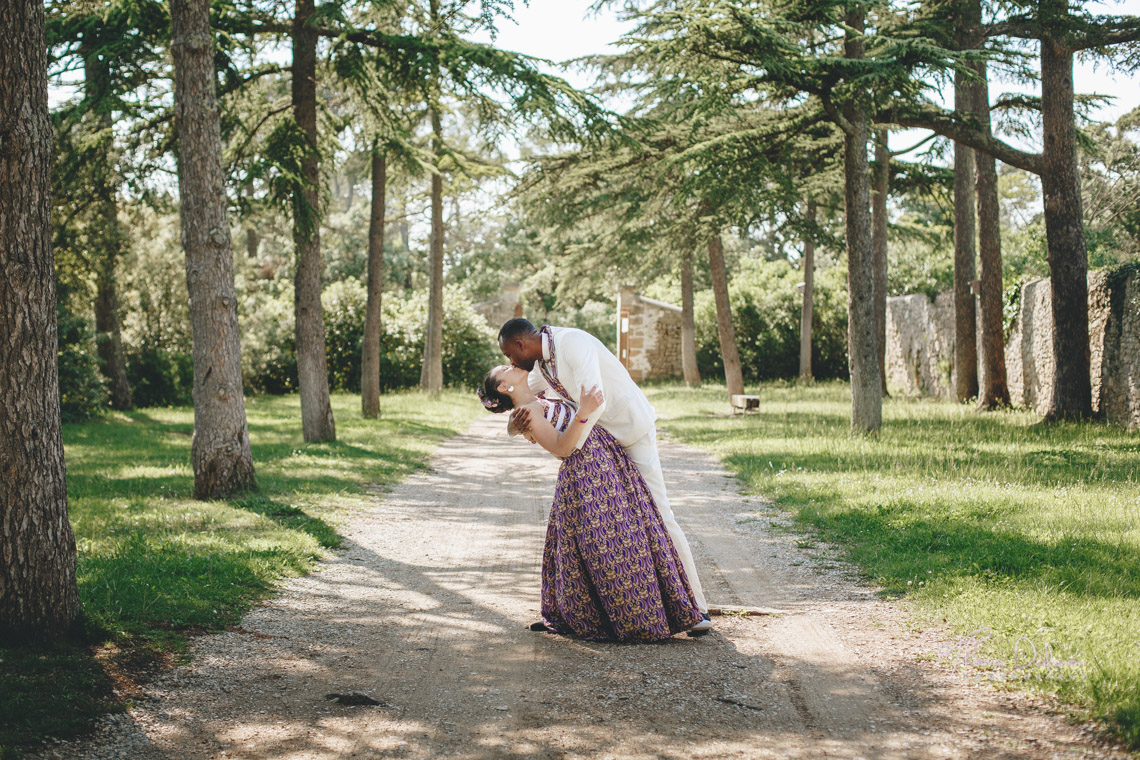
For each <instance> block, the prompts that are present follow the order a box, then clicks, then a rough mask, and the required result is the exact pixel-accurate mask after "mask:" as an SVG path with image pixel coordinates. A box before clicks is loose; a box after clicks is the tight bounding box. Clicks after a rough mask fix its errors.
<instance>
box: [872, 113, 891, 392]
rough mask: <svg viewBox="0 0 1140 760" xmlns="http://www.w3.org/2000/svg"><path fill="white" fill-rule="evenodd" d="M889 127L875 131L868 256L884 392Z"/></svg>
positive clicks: (880, 375) (889, 155)
mask: <svg viewBox="0 0 1140 760" xmlns="http://www.w3.org/2000/svg"><path fill="white" fill-rule="evenodd" d="M888 135H890V131H889V130H887V129H886V128H879V129H877V130H876V131H875V171H874V176H873V185H874V187H873V190H872V194H871V198H872V202H871V204H872V205H871V259H872V267H873V268H874V272H875V276H874V280H875V338H876V340H877V344H878V347H879V379H880V381H881V382H882V386H883V395H884V396H887V395H888V394H887V193H888V192H890V184H891V151H890V148H889V147H887V140H888Z"/></svg>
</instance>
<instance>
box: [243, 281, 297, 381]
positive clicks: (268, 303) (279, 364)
mask: <svg viewBox="0 0 1140 760" xmlns="http://www.w3.org/2000/svg"><path fill="white" fill-rule="evenodd" d="M239 292H241V295H240V300H239V302H238V323H239V324H240V326H241V369H242V382H243V383H244V385H245V389H246V391H247V392H251V393H270V394H274V395H280V394H285V393H293V392H294V391H296V390H297V351H296V345H297V344H296V335H295V332H294V325H293V285H292V283H291V282H289V281H288V279H286V278H282V279H280V280H271V281H267V282H266V281H263V282H256V283H254V284H251V285H250V286H249V287H247V288H245V289H243V290H242V291H239Z"/></svg>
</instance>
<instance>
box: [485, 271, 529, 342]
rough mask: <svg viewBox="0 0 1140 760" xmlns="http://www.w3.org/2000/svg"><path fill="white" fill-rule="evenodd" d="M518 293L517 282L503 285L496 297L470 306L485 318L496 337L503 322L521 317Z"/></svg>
mask: <svg viewBox="0 0 1140 760" xmlns="http://www.w3.org/2000/svg"><path fill="white" fill-rule="evenodd" d="M519 291H520V288H519V284H518V283H517V282H507V283H503V286H502V287H501V288H500V290H499V295H498V296H496V297H495V298H492V299H490V300H489V301H480V302H479V303H477V304H472V308H473V309H475V311H477V312H479V313H480V314H482V315H483V316H484V317H485V318H486V320H487V324H489V325H490V326H491V329H492V330H494V331H495V334H496V335H497V334H498V332H499V328H500V327H502V326H503V323H504V322H506V321H507V320H508V319H514V318H515V317H521V316H522V315H523V304H522V299H521V297H520V294H519Z"/></svg>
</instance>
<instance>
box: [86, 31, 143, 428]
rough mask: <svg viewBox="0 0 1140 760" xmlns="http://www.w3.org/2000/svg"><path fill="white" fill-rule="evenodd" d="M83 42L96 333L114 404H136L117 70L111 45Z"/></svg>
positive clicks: (103, 368)
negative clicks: (123, 300) (124, 290)
mask: <svg viewBox="0 0 1140 760" xmlns="http://www.w3.org/2000/svg"><path fill="white" fill-rule="evenodd" d="M93 31H94V30H93V29H91V28H89V29H88V31H87V33H86V35H85V36H87V37H88V39H85V40H84V44H83V45H82V46H81V48H80V54H81V56H82V57H83V68H84V74H85V80H84V89H85V91H86V92H85V93H84V96H85V99H86V100H87V101H88V102H89V103H90V104H91V108H92V110H93V112H94V113H93V114H92V116H93V118H92V122H93V127H94V132H95V134H94V143H95V146H96V148H95V153H96V155H95V156H92V157H91V158H93V159H94V160H92V161H91V174H92V180H93V184H94V187H93V188H92V190H93V206H94V208H93V211H92V213H91V215H90V222H89V225H88V226H89V228H90V229H91V230H92V233H91V235H90V242H91V244H92V251H91V255H92V256H93V257H94V264H95V333H96V345H97V349H98V353H99V367H100V369H101V370H102V372H103V375H104V377H106V378H107V390H108V395H109V397H110V401H111V407H112V408H114V409H130V408H131V406H132V403H131V386H130V384H129V383H128V381H127V361H126V357H125V356H124V354H123V338H122V328H121V321H120V319H119V295H118V285H117V278H116V275H117V269H118V261H119V256H120V255H121V254H122V252H123V248H124V236H123V232H122V228H121V226H120V224H119V203H118V197H117V196H118V192H119V181H118V177H117V176H116V172H115V164H116V160H115V150H114V133H113V131H112V113H111V103H112V100H111V93H110V90H111V82H110V78H111V72H110V70H109V65H108V62H107V60H106V58H105V56H106V55H107V50H106V49H104V48H103V46H101V45H99V44H98V41H97V40H95V39H91V38H90V37H91V34H92V32H93Z"/></svg>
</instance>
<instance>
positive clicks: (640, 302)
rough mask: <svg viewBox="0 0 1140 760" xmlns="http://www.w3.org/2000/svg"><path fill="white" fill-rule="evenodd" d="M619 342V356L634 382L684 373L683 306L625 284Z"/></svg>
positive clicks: (620, 304) (619, 310)
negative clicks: (682, 367) (682, 342)
mask: <svg viewBox="0 0 1140 760" xmlns="http://www.w3.org/2000/svg"><path fill="white" fill-rule="evenodd" d="M617 346H618V358H619V359H621V363H622V364H623V365H624V366H625V368H626V369H627V370H629V376H630V377H632V378H633V380H634V382H638V383H640V382H642V381H644V380H660V379H664V378H669V377H681V376H682V371H681V307H680V306H674V305H672V304H668V303H664V302H662V301H656V300H654V299H652V298H646V297H645V296H639V295H637V294H636V293H634V292H633V291H632V290H631V289H629V288H622V290H621V291H620V292H619V293H618V298H617Z"/></svg>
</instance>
